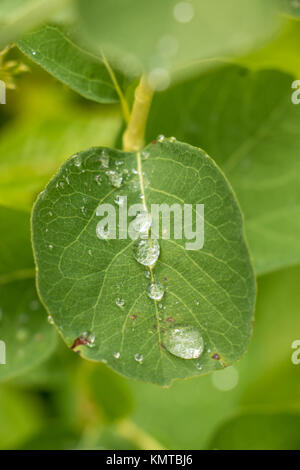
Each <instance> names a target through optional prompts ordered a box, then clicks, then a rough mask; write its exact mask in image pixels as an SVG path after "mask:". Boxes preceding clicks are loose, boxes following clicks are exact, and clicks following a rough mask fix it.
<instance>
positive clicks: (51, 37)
mask: <svg viewBox="0 0 300 470" xmlns="http://www.w3.org/2000/svg"><path fill="white" fill-rule="evenodd" d="M76 36H77V34H76V30H75V28H74V27H73V28H72V27H67V26H61V25H58V24H47V25H45V26H42V27H41V28H39V29H38V30H36V31H33V32H30V33H27V34H26V35H24V36H23V37H22V39H20V40H19V41H18V42H17V45H18V47H19V48H20V49H21V50H22V51H23V52H24V53H25V54H26V55H27V56H28V57H30V58H31V59H32V60H34V61H35V62H36V63H38V64H39V65H40V66H41V67H43V68H44V69H46V70H47V72H49V73H51V74H52V75H54V77H56V78H58V80H60V81H62V82H63V83H65V84H66V85H68V86H69V87H70V88H72V90H75V91H77V92H78V93H79V94H81V95H82V96H84V97H85V98H88V99H91V100H94V101H97V102H99V103H115V102H117V101H118V100H119V98H118V95H117V92H116V90H115V87H114V85H113V82H112V79H111V77H110V75H109V72H108V70H107V68H106V66H105V65H104V62H103V60H102V57H101V54H97V55H96V54H93V53H91V52H90V51H89V50H88V49H86V48H85V47H83V46H82V45H81V44H80V42H78V39H77V37H76ZM116 79H117V81H118V83H119V84H120V85H122V84H123V82H124V77H122V76H121V75H120V74H118V73H116Z"/></svg>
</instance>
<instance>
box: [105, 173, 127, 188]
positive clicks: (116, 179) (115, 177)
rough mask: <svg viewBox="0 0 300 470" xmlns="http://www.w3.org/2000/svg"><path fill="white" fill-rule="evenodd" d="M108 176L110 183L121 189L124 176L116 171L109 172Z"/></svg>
mask: <svg viewBox="0 0 300 470" xmlns="http://www.w3.org/2000/svg"><path fill="white" fill-rule="evenodd" d="M106 175H107V176H108V181H109V183H110V184H111V185H112V186H114V188H120V187H121V185H122V183H123V176H122V174H121V173H120V172H119V171H116V170H107V172H106Z"/></svg>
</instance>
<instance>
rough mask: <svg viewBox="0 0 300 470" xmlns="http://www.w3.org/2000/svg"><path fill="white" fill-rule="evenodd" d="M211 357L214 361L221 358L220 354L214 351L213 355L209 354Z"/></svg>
mask: <svg viewBox="0 0 300 470" xmlns="http://www.w3.org/2000/svg"><path fill="white" fill-rule="evenodd" d="M211 358H212V359H215V360H216V361H219V360H220V359H221V356H220V354H218V353H215V354H213V355H212V356H211Z"/></svg>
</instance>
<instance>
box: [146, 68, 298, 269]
mask: <svg viewBox="0 0 300 470" xmlns="http://www.w3.org/2000/svg"><path fill="white" fill-rule="evenodd" d="M292 82H293V78H292V77H291V76H289V75H286V74H284V73H281V72H276V71H272V70H263V71H258V72H251V71H249V70H247V69H244V68H239V67H235V66H231V67H225V68H221V69H219V70H216V71H213V72H209V73H206V74H204V75H203V76H201V77H198V78H197V79H194V80H191V81H190V82H186V83H184V84H182V85H178V86H175V87H173V88H171V89H170V90H168V91H166V92H163V93H161V94H159V95H157V97H156V98H155V99H154V103H153V107H152V111H151V114H150V118H149V125H148V139H149V140H150V139H151V138H153V137H154V136H155V135H157V133H163V134H165V135H175V136H176V137H177V138H178V139H180V140H185V141H187V142H190V143H191V144H193V145H197V146H200V147H202V148H204V149H205V150H206V151H207V152H208V153H209V154H210V155H213V156H214V158H215V160H216V162H217V163H218V164H219V165H220V166H221V168H222V169H223V170H224V171H225V174H226V176H227V177H228V179H229V181H230V183H231V184H232V186H233V188H234V190H235V191H236V194H237V197H238V200H239V202H240V204H241V207H242V210H243V214H244V216H245V223H246V233H247V238H248V240H249V244H250V248H251V251H252V253H253V257H254V263H255V267H256V270H257V272H258V274H262V273H265V272H268V271H272V270H275V269H279V268H281V267H285V266H289V265H293V264H296V263H299V261H300V222H299V221H300V193H299V183H300V181H299V175H300V171H299V164H300V163H299V162H300V161H299V158H298V154H299V149H300V134H299V125H300V107H299V106H296V105H294V104H293V103H292V102H291V95H292V92H293V91H294V90H293V89H292V88H291V85H292ZM187 96H188V97H189V98H188V100H187ZM178 110H180V112H179V111H178Z"/></svg>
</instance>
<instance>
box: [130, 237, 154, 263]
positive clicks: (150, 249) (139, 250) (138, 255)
mask: <svg viewBox="0 0 300 470" xmlns="http://www.w3.org/2000/svg"><path fill="white" fill-rule="evenodd" d="M159 254H160V246H159V243H158V241H157V240H153V239H152V238H146V239H143V240H136V241H135V243H134V245H133V256H134V258H135V259H136V261H137V262H138V263H140V264H143V265H144V266H153V265H154V264H155V263H156V261H157V260H158V257H159Z"/></svg>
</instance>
